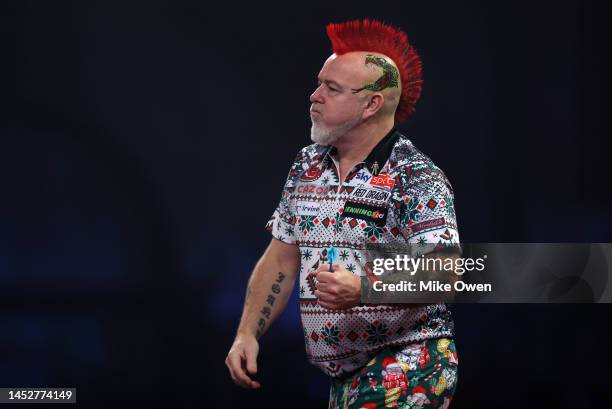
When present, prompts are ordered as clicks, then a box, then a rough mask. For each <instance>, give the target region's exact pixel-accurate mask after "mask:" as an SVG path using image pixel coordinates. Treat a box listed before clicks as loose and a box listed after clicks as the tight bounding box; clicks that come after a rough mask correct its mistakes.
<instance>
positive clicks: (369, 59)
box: [352, 54, 399, 94]
mask: <svg viewBox="0 0 612 409" xmlns="http://www.w3.org/2000/svg"><path fill="white" fill-rule="evenodd" d="M365 63H366V65H368V64H373V65H376V66H378V67H380V68H382V70H383V75H382V76H380V77H379V78H378V79H377V80H376V81H374V82H373V83H371V84H367V85H364V86H363V87H361V88H359V89H353V90H352V91H353V94H356V93H358V92H360V91H363V90H364V89H367V90H369V91H382V90H383V89H385V88H398V87H399V73H398V72H397V69H396V68H395V67H394V66H393V65H391V64H389V63H388V62H387V60H386V59H384V58H382V57H377V56H375V55H371V54H368V55H366V59H365Z"/></svg>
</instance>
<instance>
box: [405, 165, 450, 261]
mask: <svg viewBox="0 0 612 409" xmlns="http://www.w3.org/2000/svg"><path fill="white" fill-rule="evenodd" d="M400 200H401V202H400V203H401V206H400V214H399V223H400V230H401V232H402V235H403V236H404V238H405V240H406V242H407V243H408V244H409V245H412V246H411V247H414V248H418V247H419V246H420V247H423V248H428V249H433V248H436V247H438V246H439V245H442V246H449V247H457V248H458V247H459V232H458V230H457V219H456V215H455V207H454V194H453V189H452V187H451V185H450V182H449V181H448V179H447V178H446V176H445V175H444V173H443V172H442V171H441V170H440V169H435V170H434V171H433V172H431V173H428V174H424V175H423V176H421V177H412V178H410V179H409V181H408V183H407V184H406V186H405V187H404V189H402V192H400ZM429 251H431V250H429ZM426 252H428V251H423V252H422V253H421V254H424V253H426Z"/></svg>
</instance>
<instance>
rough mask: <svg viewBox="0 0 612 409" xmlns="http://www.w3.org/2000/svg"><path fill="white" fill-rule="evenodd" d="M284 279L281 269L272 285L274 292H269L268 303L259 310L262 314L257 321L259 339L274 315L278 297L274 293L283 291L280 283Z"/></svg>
mask: <svg viewBox="0 0 612 409" xmlns="http://www.w3.org/2000/svg"><path fill="white" fill-rule="evenodd" d="M284 279H285V274H283V273H281V272H280V271H279V272H278V276H277V277H276V282H275V283H274V284H272V287H270V290H271V291H272V294H268V297H267V298H266V303H265V304H264V306H263V307H262V308H261V310H260V311H259V313H260V314H261V316H260V318H259V321H257V333H256V334H255V336H256V337H257V338H258V339H259V338H260V337H261V336H262V335H263V333H264V331H265V329H266V324H267V323H268V321H269V320H270V316H271V315H272V308H271V307H273V306H274V302H275V301H276V297H275V296H274V294H276V295H278V294H280V292H281V286H280V283H282V282H283V280H284Z"/></svg>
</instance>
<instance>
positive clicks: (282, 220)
mask: <svg viewBox="0 0 612 409" xmlns="http://www.w3.org/2000/svg"><path fill="white" fill-rule="evenodd" d="M303 158H304V154H303V150H302V151H300V153H298V155H297V157H296V158H295V160H294V162H293V165H291V169H290V170H289V174H288V175H287V180H286V181H285V186H284V187H283V192H282V194H281V198H280V201H279V202H278V205H277V206H276V209H275V210H274V213H272V217H270V220H268V223H266V230H268V231H269V232H270V233H271V234H272V237H274V238H275V239H277V240H280V241H282V242H284V243H287V244H295V242H296V240H295V220H296V219H295V214H294V212H295V207H294V206H293V205H292V200H291V195H292V193H293V191H294V189H295V186H294V184H295V178H296V177H297V176H298V175H299V173H300V171H301V170H302V165H303Z"/></svg>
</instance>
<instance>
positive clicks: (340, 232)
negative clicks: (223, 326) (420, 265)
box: [226, 20, 459, 408]
mask: <svg viewBox="0 0 612 409" xmlns="http://www.w3.org/2000/svg"><path fill="white" fill-rule="evenodd" d="M327 34H328V37H329V39H330V41H331V45H332V51H333V54H332V55H331V56H330V57H329V58H328V59H327V61H325V63H324V64H323V68H322V69H321V71H320V72H319V75H318V87H317V88H316V89H315V91H314V92H313V93H312V95H311V96H310V101H311V108H310V116H311V120H312V128H311V139H312V140H313V142H314V144H312V145H310V146H307V147H305V148H304V149H302V150H301V151H300V152H299V154H298V155H297V157H296V159H295V161H294V163H293V165H292V167H291V170H290V171H289V175H288V177H287V181H286V183H285V187H284V189H283V193H282V196H281V200H280V203H279V204H278V207H277V208H276V210H275V211H274V214H273V215H272V218H271V219H270V221H269V222H268V225H267V229H268V230H269V231H270V232H271V233H272V236H273V238H272V240H271V243H270V245H269V247H268V248H267V250H266V251H265V253H264V255H263V256H262V257H261V259H260V260H259V262H258V263H257V265H256V267H255V269H254V271H253V273H252V275H251V278H250V280H249V283H248V290H247V295H246V300H245V306H244V311H243V314H242V318H241V320H240V325H239V327H238V331H237V334H236V339H235V341H234V343H233V345H232V347H231V349H230V351H229V353H228V355H227V358H226V365H227V366H228V368H229V371H230V374H231V376H232V379H233V380H234V382H235V383H236V384H238V385H240V386H243V387H245V388H259V386H260V385H259V383H258V382H257V381H255V380H254V379H253V375H254V374H256V372H257V355H258V351H259V344H258V339H259V338H260V337H261V336H262V335H263V334H264V333H265V331H266V330H267V329H268V328H269V326H270V324H271V323H272V322H273V321H274V320H275V319H276V318H277V317H278V315H279V314H280V313H281V312H282V310H283V309H284V307H285V305H286V303H287V301H288V299H289V297H290V293H291V289H292V288H293V287H294V283H295V281H296V280H298V283H299V284H298V286H299V294H300V311H301V316H302V324H303V326H304V339H305V342H306V353H307V356H308V358H309V360H310V361H311V363H313V364H314V365H316V366H318V367H319V368H320V369H321V370H323V371H324V372H325V373H326V374H327V375H329V376H330V377H331V378H332V386H331V391H330V405H329V406H330V408H385V407H386V408H404V407H405V408H408V407H410V408H412V407H414V408H417V407H418V408H421V407H440V406H442V405H445V406H448V404H449V403H450V401H451V400H452V396H453V394H454V390H455V386H456V378H457V377H456V373H457V363H458V361H457V359H456V356H457V355H456V349H455V343H454V341H453V336H454V330H453V320H452V318H451V316H450V312H449V311H448V309H447V308H446V305H445V304H444V303H443V302H431V303H424V304H375V303H371V302H370V301H369V299H368V298H367V294H371V292H372V288H371V287H372V286H371V284H372V280H371V276H372V274H370V273H371V271H372V270H371V267H372V259H371V252H369V249H371V248H372V247H371V246H373V245H379V246H390V247H394V248H405V249H406V253H408V254H410V256H411V257H418V256H425V257H437V254H436V253H435V252H434V249H436V248H439V247H438V246H440V245H449V244H451V245H457V244H458V243H459V241H458V240H459V234H458V231H457V222H456V218H455V211H454V205H453V191H452V188H451V185H450V183H449V182H448V180H447V178H446V176H445V175H444V173H443V172H442V170H440V169H439V168H438V167H437V166H436V165H435V164H434V163H433V162H432V161H431V159H429V157H427V156H426V155H425V154H423V153H422V152H420V151H419V150H418V149H417V148H416V147H415V146H414V145H413V144H412V142H411V141H410V140H409V139H408V138H406V137H405V136H404V135H402V134H401V133H399V132H398V130H397V123H399V122H402V121H405V120H407V119H408V118H409V116H410V115H411V114H412V113H413V112H414V110H415V105H416V102H417V100H418V98H419V96H420V94H421V86H422V83H423V81H422V79H421V60H420V58H419V56H418V55H417V53H416V51H415V50H414V48H413V47H412V46H411V45H410V44H409V43H408V39H407V37H406V35H405V34H404V33H403V32H402V31H401V30H399V29H397V28H395V27H392V26H390V25H387V24H384V23H382V22H379V21H370V20H356V21H350V22H346V23H340V24H329V25H328V26H327ZM427 244H431V245H433V247H432V246H429V250H427V249H428V246H427ZM426 253H427V254H426ZM334 261H336V262H335V263H334ZM298 273H299V275H298ZM298 276H299V279H298ZM450 356H452V357H454V359H453V360H450V359H449V357H450Z"/></svg>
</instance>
